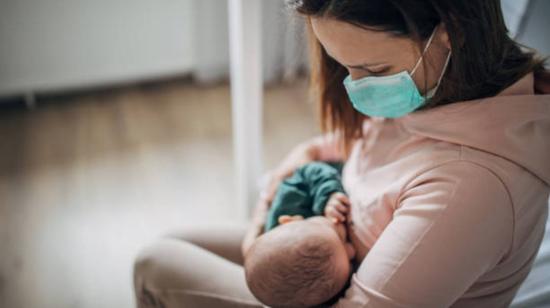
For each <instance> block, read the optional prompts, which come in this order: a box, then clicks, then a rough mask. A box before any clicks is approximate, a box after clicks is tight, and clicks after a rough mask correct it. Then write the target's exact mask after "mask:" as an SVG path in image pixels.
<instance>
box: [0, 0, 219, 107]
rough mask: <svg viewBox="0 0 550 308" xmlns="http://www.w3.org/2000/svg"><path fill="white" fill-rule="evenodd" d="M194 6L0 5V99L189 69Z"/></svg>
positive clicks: (62, 1) (156, 1)
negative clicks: (31, 92) (14, 95)
mask: <svg viewBox="0 0 550 308" xmlns="http://www.w3.org/2000/svg"><path fill="white" fill-rule="evenodd" d="M219 1H223V2H225V1H224V0H219ZM193 5H194V1H193V0H93V1H90V0H0V96H2V95H10V94H21V93H23V92H27V91H36V92H44V91H51V90H56V89H67V88H73V87H78V88H81V87H88V86H96V85H104V84H113V83H117V82H128V81H132V80H139V79H143V78H147V79H148V78H154V77H158V76H169V75H174V74H182V73H185V72H188V71H190V70H191V68H192V66H193V62H194V56H195V55H194V50H193V36H192V35H191V34H192V31H193V12H194V11H195V10H193Z"/></svg>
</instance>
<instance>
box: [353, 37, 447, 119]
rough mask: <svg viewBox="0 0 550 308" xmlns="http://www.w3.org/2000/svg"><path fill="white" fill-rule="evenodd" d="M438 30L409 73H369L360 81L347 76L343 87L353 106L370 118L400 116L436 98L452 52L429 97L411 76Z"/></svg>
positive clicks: (429, 92)
mask: <svg viewBox="0 0 550 308" xmlns="http://www.w3.org/2000/svg"><path fill="white" fill-rule="evenodd" d="M436 30H437V28H436V29H434V31H433V32H432V35H431V36H430V39H429V40H428V43H427V44H426V47H424V50H423V51H422V55H421V56H420V58H419V59H418V61H417V62H416V64H415V66H414V68H413V69H412V71H411V73H410V74H409V73H408V72H407V71H403V72H401V73H397V74H394V75H389V76H382V77H376V76H367V77H363V78H361V79H357V80H352V79H351V75H348V76H347V77H346V78H345V79H344V86H345V88H346V91H347V93H348V97H349V99H350V101H351V103H352V105H353V107H354V108H355V109H356V110H357V111H359V112H361V113H363V114H365V115H367V116H371V117H384V118H398V117H402V116H404V115H406V114H408V113H411V112H413V111H414V110H416V109H418V108H419V107H420V106H422V105H424V103H425V102H426V100H427V99H430V98H431V97H433V95H435V92H436V91H437V88H438V87H439V84H440V83H441V79H442V78H443V75H444V74H445V71H446V69H447V65H448V64H449V60H450V58H451V52H450V51H449V54H448V55H447V60H446V61H445V65H444V67H443V70H442V72H441V75H440V76H439V79H438V81H437V84H436V86H435V87H434V88H433V89H432V90H430V91H428V93H427V94H426V97H423V96H422V95H421V94H420V92H419V91H418V88H417V87H416V84H415V83H414V81H413V79H412V75H414V73H415V72H416V69H417V68H418V66H419V65H420V63H421V62H422V59H423V58H424V54H425V53H426V50H428V47H429V46H430V44H431V43H432V40H433V38H434V35H435V33H436Z"/></svg>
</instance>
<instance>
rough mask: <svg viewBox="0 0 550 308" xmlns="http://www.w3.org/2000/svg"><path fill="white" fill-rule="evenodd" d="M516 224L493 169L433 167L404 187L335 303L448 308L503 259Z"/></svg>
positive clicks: (470, 165)
mask: <svg viewBox="0 0 550 308" xmlns="http://www.w3.org/2000/svg"><path fill="white" fill-rule="evenodd" d="M513 226H514V220H513V211H512V203H511V199H510V197H509V194H508V192H507V189H506V188H505V186H504V185H503V183H502V182H501V181H500V179H499V178H498V177H497V176H496V175H495V174H493V173H492V172H491V171H490V170H488V169H486V168H485V167H482V166H479V165H477V164H474V163H470V162H465V161H458V162H451V163H447V164H445V165H442V166H439V167H437V168H434V169H432V170H430V171H427V172H425V173H423V174H422V175H420V176H418V177H417V178H416V179H415V180H413V181H412V182H411V183H409V184H408V185H407V187H405V188H404V190H403V192H402V195H401V196H400V198H399V200H398V202H397V204H396V210H395V212H394V217H393V220H392V221H391V222H390V224H389V225H388V226H387V227H386V229H385V230H384V231H383V232H382V234H381V235H380V237H379V238H378V240H377V241H376V243H375V244H374V246H373V247H372V249H371V250H370V251H369V254H368V255H367V256H366V257H365V259H364V260H363V262H362V263H361V265H360V267H359V269H358V271H357V272H356V273H355V274H354V275H353V277H352V282H351V286H350V287H349V288H348V290H347V291H346V294H345V296H344V297H342V298H341V299H340V300H339V301H338V302H337V303H336V304H335V307H340V308H343V307H346V308H347V307H377V308H385V307H448V306H450V305H452V304H453V303H454V302H455V301H456V300H457V299H458V298H460V297H461V296H462V295H463V294H464V293H465V292H466V291H467V290H468V288H470V286H472V285H473V284H474V283H475V282H476V281H477V280H478V278H479V277H480V276H482V275H483V274H484V273H486V272H487V271H489V270H490V269H491V268H493V267H494V266H495V265H497V264H498V263H499V261H500V260H501V259H502V258H503V257H504V256H505V254H506V253H507V252H508V250H509V249H510V247H511V242H512V237H513Z"/></svg>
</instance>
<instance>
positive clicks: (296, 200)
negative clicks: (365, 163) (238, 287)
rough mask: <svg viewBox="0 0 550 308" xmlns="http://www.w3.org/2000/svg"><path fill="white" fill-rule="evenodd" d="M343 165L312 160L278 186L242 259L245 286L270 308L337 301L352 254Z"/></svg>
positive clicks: (353, 252)
mask: <svg viewBox="0 0 550 308" xmlns="http://www.w3.org/2000/svg"><path fill="white" fill-rule="evenodd" d="M340 170H341V165H338V164H336V165H335V164H332V165H331V164H328V163H323V162H313V163H309V164H306V165H305V166H303V167H301V168H298V169H297V170H296V171H295V172H294V174H293V175H292V176H291V177H290V178H288V179H286V180H284V181H283V182H282V183H281V185H280V186H279V188H278V190H277V193H276V195H275V198H274V199H273V202H272V205H271V208H270V210H269V213H268V217H267V222H266V226H265V230H266V232H265V233H264V234H263V235H261V236H260V237H258V238H257V239H256V241H255V242H254V244H253V245H252V246H251V248H250V249H249V251H248V252H247V253H246V256H245V264H244V267H245V273H246V280H247V284H248V286H249V288H250V290H251V291H252V293H253V294H254V296H256V298H258V299H259V300H260V301H261V302H262V303H264V304H265V305H268V306H270V307H314V306H320V305H323V304H328V303H330V302H332V301H333V300H334V299H337V298H338V297H339V295H340V293H341V291H343V290H344V289H345V287H346V285H347V284H348V282H349V278H350V275H351V272H352V268H351V260H352V259H353V257H354V255H355V250H354V248H353V246H352V245H351V244H350V243H349V242H348V240H347V234H346V227H345V225H344V223H345V221H346V219H347V213H348V212H349V201H348V199H347V196H346V195H345V194H344V191H343V188H342V185H341V179H340Z"/></svg>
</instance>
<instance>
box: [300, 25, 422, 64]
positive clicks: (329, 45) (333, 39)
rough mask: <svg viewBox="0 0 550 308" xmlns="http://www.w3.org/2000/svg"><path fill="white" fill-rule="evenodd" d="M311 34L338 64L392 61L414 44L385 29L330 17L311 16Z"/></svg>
mask: <svg viewBox="0 0 550 308" xmlns="http://www.w3.org/2000/svg"><path fill="white" fill-rule="evenodd" d="M311 26H312V29H313V32H314V33H315V36H316V37H317V39H318V40H319V42H320V43H321V45H323V47H324V49H325V50H326V52H327V53H328V54H329V55H330V56H331V57H332V58H334V59H335V60H336V61H338V62H340V63H341V64H342V65H350V66H355V65H363V64H376V63H379V62H395V59H396V58H399V57H400V56H402V55H404V54H411V53H413V52H414V46H415V45H414V43H413V41H412V40H411V39H408V38H405V37H396V36H393V35H391V34H390V33H389V32H384V31H374V30H368V29H364V28H360V27H358V26H355V25H352V24H350V23H346V22H342V21H339V20H336V19H333V18H311Z"/></svg>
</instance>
